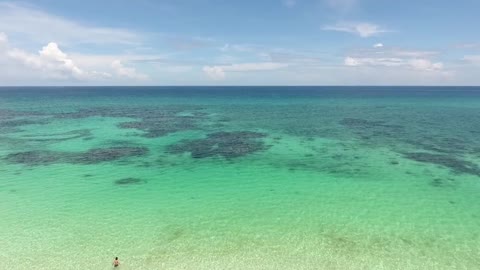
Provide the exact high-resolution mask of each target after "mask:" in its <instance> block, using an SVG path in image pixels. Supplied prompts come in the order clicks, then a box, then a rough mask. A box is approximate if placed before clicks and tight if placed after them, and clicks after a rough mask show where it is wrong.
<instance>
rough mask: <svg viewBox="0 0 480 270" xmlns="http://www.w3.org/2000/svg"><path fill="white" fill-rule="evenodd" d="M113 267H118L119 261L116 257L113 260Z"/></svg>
mask: <svg viewBox="0 0 480 270" xmlns="http://www.w3.org/2000/svg"><path fill="white" fill-rule="evenodd" d="M112 264H113V267H118V266H120V261H119V260H118V257H115V260H113V263H112Z"/></svg>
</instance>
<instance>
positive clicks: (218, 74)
mask: <svg viewBox="0 0 480 270" xmlns="http://www.w3.org/2000/svg"><path fill="white" fill-rule="evenodd" d="M286 67H288V64H285V63H273V62H262V63H244V64H232V65H222V66H204V67H203V72H205V74H207V76H209V77H210V78H212V79H214V80H222V79H225V77H226V72H253V71H269V70H277V69H281V68H286Z"/></svg>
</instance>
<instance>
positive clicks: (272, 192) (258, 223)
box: [0, 86, 480, 270]
mask: <svg viewBox="0 0 480 270" xmlns="http://www.w3.org/2000/svg"><path fill="white" fill-rule="evenodd" d="M115 257H118V258H119V260H120V264H121V265H120V268H118V269H172V270H177V269H185V270H186V269H192V270H215V269H218V270H228V269H232V270H234V269H235V270H236V269H238V270H249V269H252V270H253V269H261V270H270V269H271V270H274V269H275V270H282V269H288V270H307V269H308V270H319V269H326V270H336V269H338V270H340V269H341V270H349V269H352V270H357V269H359V270H360V269H361V270H377V269H378V270H380V269H384V270H390V269H392V270H393V269H398V270H400V269H401V270H414V269H415V270H427V269H428V270H430V269H432V270H435V269H438V270H443V269H445V270H447V269H448V270H450V269H457V270H459V269H465V270H475V269H480V87H369V86H362V87H328V86H322V87H274V86H272V87H253V86H249V87H220V86H218V87H2V88H0V269H5V270H20V269H48V270H55V269H59V270H60V269H61V270H65V269H81V270H87V269H112V268H113V266H112V261H113V259H114V258H115Z"/></svg>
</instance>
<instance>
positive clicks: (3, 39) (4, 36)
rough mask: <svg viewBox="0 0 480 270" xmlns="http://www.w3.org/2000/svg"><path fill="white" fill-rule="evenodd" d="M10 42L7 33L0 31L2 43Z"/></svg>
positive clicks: (0, 41)
mask: <svg viewBox="0 0 480 270" xmlns="http://www.w3.org/2000/svg"><path fill="white" fill-rule="evenodd" d="M7 42H8V37H7V34H5V33H3V32H0V44H6V43H7Z"/></svg>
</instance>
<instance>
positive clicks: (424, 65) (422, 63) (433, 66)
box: [408, 59, 443, 71]
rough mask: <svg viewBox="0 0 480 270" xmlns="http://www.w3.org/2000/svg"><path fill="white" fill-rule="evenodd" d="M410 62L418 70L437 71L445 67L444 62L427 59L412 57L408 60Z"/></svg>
mask: <svg viewBox="0 0 480 270" xmlns="http://www.w3.org/2000/svg"><path fill="white" fill-rule="evenodd" d="M408 64H409V65H410V66H411V67H412V68H413V69H416V70H424V71H436V70H441V69H443V63H441V62H437V63H433V62H432V61H430V60H427V59H411V60H409V61H408Z"/></svg>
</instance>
